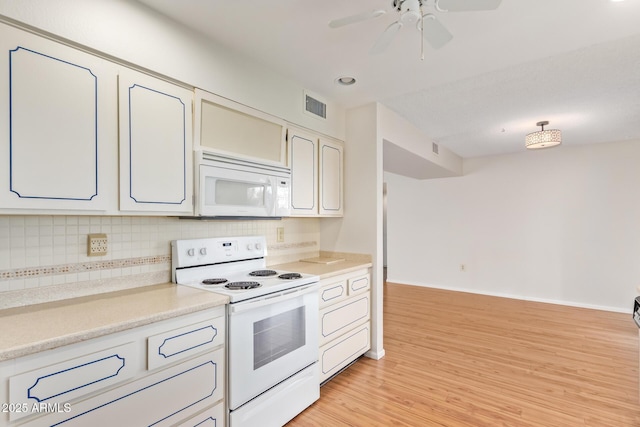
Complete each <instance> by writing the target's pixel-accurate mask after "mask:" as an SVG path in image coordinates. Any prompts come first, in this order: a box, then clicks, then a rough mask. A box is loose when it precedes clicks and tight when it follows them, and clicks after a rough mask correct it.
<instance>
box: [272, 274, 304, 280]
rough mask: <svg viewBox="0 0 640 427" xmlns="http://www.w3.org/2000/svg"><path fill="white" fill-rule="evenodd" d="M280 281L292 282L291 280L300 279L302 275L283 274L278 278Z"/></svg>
mask: <svg viewBox="0 0 640 427" xmlns="http://www.w3.org/2000/svg"><path fill="white" fill-rule="evenodd" d="M278 278H280V279H284V280H293V279H301V278H302V274H300V273H284V274H281V275H279V276H278Z"/></svg>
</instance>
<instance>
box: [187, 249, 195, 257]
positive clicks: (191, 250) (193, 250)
mask: <svg viewBox="0 0 640 427" xmlns="http://www.w3.org/2000/svg"><path fill="white" fill-rule="evenodd" d="M195 254H196V250H195V249H193V248H190V249H187V255H189V256H194V255H195Z"/></svg>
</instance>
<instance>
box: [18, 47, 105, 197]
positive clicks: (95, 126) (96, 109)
mask: <svg viewBox="0 0 640 427" xmlns="http://www.w3.org/2000/svg"><path fill="white" fill-rule="evenodd" d="M20 50H23V51H25V52H29V53H32V54H35V55H40V56H42V57H44V58H48V59H51V60H54V61H58V62H61V63H63V64H67V65H70V66H72V67H76V68H79V69H82V70H86V71H87V72H88V73H89V74H91V76H92V77H93V80H94V106H95V108H94V128H95V133H94V135H95V138H94V145H95V148H94V155H95V161H94V163H95V189H94V193H93V194H92V195H90V196H78V197H55V196H39V195H26V194H20V192H19V191H18V190H17V189H15V188H14V182H13V171H14V169H13V144H14V141H13V130H14V129H13V117H14V111H13V96H14V93H13V59H14V57H13V55H14V54H15V53H17V52H18V51H20ZM9 191H11V192H12V193H15V194H16V195H17V196H18V197H20V198H23V199H49V200H84V201H90V200H92V199H93V198H94V197H96V196H97V195H98V77H97V76H96V75H95V74H93V72H92V71H91V69H89V68H87V67H83V66H81V65H78V64H74V63H72V62H69V61H65V60H63V59H60V58H55V57H53V56H50V55H46V54H44V53H40V52H36V51H34V50H31V49H27V48H25V47H22V46H18V47H16V48H15V49H13V50H10V51H9Z"/></svg>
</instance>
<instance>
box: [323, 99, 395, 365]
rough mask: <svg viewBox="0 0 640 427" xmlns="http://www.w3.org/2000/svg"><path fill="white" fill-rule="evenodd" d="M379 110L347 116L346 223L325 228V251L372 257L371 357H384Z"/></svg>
mask: <svg viewBox="0 0 640 427" xmlns="http://www.w3.org/2000/svg"><path fill="white" fill-rule="evenodd" d="M377 114H378V110H377V104H368V105H365V106H362V107H359V108H354V109H351V110H348V111H347V143H346V146H345V155H344V162H345V163H344V217H342V218H323V219H322V221H321V223H320V235H321V236H322V240H321V243H320V249H321V250H324V251H337V252H354V253H364V254H371V258H372V261H373V268H372V283H373V284H374V285H373V287H372V308H371V311H372V317H371V323H372V336H371V351H370V352H369V353H368V356H370V357H372V358H374V359H379V358H381V357H383V355H384V348H383V342H382V339H383V337H382V281H383V278H382V140H381V139H379V138H378V136H377V125H376V123H377Z"/></svg>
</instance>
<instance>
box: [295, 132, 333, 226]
mask: <svg viewBox="0 0 640 427" xmlns="http://www.w3.org/2000/svg"><path fill="white" fill-rule="evenodd" d="M288 140H289V165H290V167H291V216H342V215H343V213H344V208H343V164H344V159H343V155H344V148H343V145H342V143H340V142H338V141H333V140H329V139H327V138H324V137H318V136H317V135H314V134H313V133H310V132H305V131H301V130H299V129H295V128H289V133H288Z"/></svg>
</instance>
